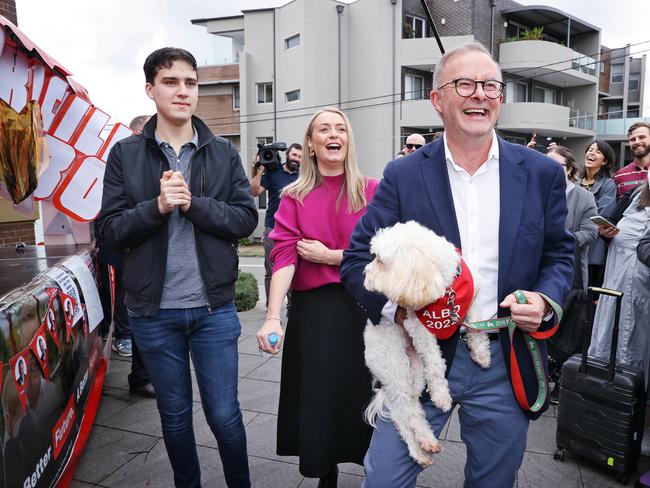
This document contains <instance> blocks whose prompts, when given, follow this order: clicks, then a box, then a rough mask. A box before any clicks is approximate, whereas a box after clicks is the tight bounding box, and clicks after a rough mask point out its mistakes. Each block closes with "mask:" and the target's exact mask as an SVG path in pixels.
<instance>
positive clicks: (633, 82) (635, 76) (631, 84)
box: [628, 73, 641, 91]
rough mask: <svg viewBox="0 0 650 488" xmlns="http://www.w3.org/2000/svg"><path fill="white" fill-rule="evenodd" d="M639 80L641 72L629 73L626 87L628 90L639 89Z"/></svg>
mask: <svg viewBox="0 0 650 488" xmlns="http://www.w3.org/2000/svg"><path fill="white" fill-rule="evenodd" d="M640 81H641V73H630V78H629V81H628V88H629V90H630V91H639V83H640Z"/></svg>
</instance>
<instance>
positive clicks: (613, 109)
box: [607, 102, 623, 119]
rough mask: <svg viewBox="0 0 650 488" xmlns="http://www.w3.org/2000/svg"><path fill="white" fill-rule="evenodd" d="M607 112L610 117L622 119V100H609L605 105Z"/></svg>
mask: <svg viewBox="0 0 650 488" xmlns="http://www.w3.org/2000/svg"><path fill="white" fill-rule="evenodd" d="M607 109H608V112H609V117H608V118H610V119H622V118H623V102H609V106H608V107H607Z"/></svg>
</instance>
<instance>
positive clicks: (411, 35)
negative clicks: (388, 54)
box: [404, 15, 427, 39]
mask: <svg viewBox="0 0 650 488" xmlns="http://www.w3.org/2000/svg"><path fill="white" fill-rule="evenodd" d="M426 32H427V31H426V23H425V21H424V19H423V18H421V17H416V16H414V15H407V16H406V17H405V21H404V37H405V38H406V39H420V38H422V37H426Z"/></svg>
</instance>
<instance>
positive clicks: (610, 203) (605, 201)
mask: <svg viewBox="0 0 650 488" xmlns="http://www.w3.org/2000/svg"><path fill="white" fill-rule="evenodd" d="M615 162H616V156H614V150H613V149H612V147H611V146H610V145H609V144H607V143H606V142H605V141H600V140H598V141H595V142H593V143H591V144H590V145H589V147H587V151H586V152H585V157H584V166H583V168H582V170H581V171H580V175H579V178H578V182H579V184H580V186H581V187H582V188H584V189H585V190H588V191H589V192H591V194H592V195H593V196H594V199H595V200H596V207H597V209H598V215H600V216H601V217H605V218H607V217H609V216H610V215H611V214H612V212H613V211H614V207H615V206H616V185H615V184H614V180H613V179H612V177H611V168H612V166H613V165H614V163H615ZM604 229H605V227H604V226H603V227H601V228H600V230H604ZM604 237H605V238H607V237H608V236H607V235H604V234H603V233H602V232H600V235H599V236H598V239H597V240H596V241H595V242H594V243H593V244H591V246H590V248H589V256H588V263H589V286H601V285H602V283H603V270H604V267H605V257H606V255H607V245H606V241H605V239H604Z"/></svg>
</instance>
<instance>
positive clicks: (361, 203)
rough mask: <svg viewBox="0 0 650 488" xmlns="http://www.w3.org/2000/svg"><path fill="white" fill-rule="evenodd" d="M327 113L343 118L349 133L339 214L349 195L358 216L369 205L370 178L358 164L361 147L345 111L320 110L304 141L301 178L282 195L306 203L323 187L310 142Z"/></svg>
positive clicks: (321, 176) (353, 209)
mask: <svg viewBox="0 0 650 488" xmlns="http://www.w3.org/2000/svg"><path fill="white" fill-rule="evenodd" d="M325 112H331V113H335V114H338V115H340V116H341V117H342V118H343V122H344V123H345V128H346V131H347V134H348V150H347V154H346V155H345V160H344V162H343V168H344V173H345V181H344V183H343V186H342V187H341V193H340V194H339V197H338V200H337V204H336V208H337V211H338V210H339V209H340V206H341V200H342V198H343V194H344V193H345V194H346V195H347V198H348V213H356V212H358V211H359V210H361V209H363V208H365V206H366V205H367V204H368V202H367V201H366V179H365V178H364V176H363V175H362V174H361V172H360V171H359V165H358V164H357V148H356V145H355V143H354V134H353V133H352V126H351V125H350V121H349V120H348V118H347V117H346V116H345V114H344V113H343V112H341V111H340V110H339V109H337V108H333V107H326V108H324V109H322V110H319V111H318V112H316V113H315V114H314V115H313V116H312V118H311V120H310V121H309V124H308V125H307V130H306V131H305V137H304V139H303V148H304V150H303V152H302V159H301V162H300V175H299V176H298V179H297V180H296V181H295V182H293V183H292V184H290V185H288V186H286V187H285V188H284V189H283V190H282V196H285V195H289V196H291V197H292V198H295V199H296V200H298V201H299V202H300V203H302V202H303V201H304V199H305V197H306V196H307V195H308V194H309V192H311V191H312V190H313V189H314V188H318V187H319V186H320V185H322V184H323V175H321V174H320V171H319V170H318V162H317V161H316V155H315V154H314V153H313V152H312V151H311V150H310V149H309V142H310V141H311V135H312V132H313V130H314V122H315V121H316V119H317V118H318V116H319V115H320V114H322V113H325Z"/></svg>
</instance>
